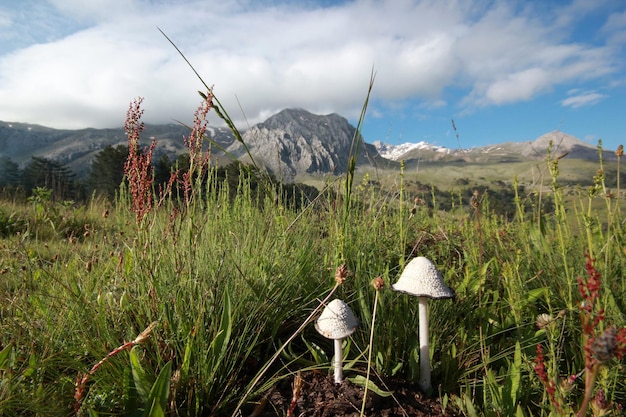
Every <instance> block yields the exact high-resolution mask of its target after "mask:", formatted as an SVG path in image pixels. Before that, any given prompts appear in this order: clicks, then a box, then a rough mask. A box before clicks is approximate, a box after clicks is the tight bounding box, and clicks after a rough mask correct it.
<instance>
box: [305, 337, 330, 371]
mask: <svg viewBox="0 0 626 417" xmlns="http://www.w3.org/2000/svg"><path fill="white" fill-rule="evenodd" d="M302 341H303V342H304V344H305V345H306V347H307V348H308V349H309V353H311V356H313V360H314V361H315V363H316V364H318V365H322V364H327V363H328V362H329V360H328V355H326V352H324V350H323V349H322V348H321V347H320V346H319V345H317V344H315V343H312V342H311V343H309V342H307V340H306V339H305V338H304V337H302Z"/></svg>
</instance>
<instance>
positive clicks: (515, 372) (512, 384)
mask: <svg viewBox="0 0 626 417" xmlns="http://www.w3.org/2000/svg"><path fill="white" fill-rule="evenodd" d="M521 367H522V348H521V346H520V343H519V342H516V343H515V354H514V355H513V364H512V366H511V367H510V368H509V378H508V380H507V388H508V391H509V393H510V397H509V398H510V403H509V404H510V408H509V410H513V408H514V407H515V404H516V403H517V393H518V392H519V386H520V380H521V378H522V370H521Z"/></svg>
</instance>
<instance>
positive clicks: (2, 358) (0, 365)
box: [0, 342, 13, 369]
mask: <svg viewBox="0 0 626 417" xmlns="http://www.w3.org/2000/svg"><path fill="white" fill-rule="evenodd" d="M12 348H13V342H11V343H9V344H8V345H6V346H5V347H4V349H2V352H0V369H7V368H8V367H9V354H10V353H11V349H12Z"/></svg>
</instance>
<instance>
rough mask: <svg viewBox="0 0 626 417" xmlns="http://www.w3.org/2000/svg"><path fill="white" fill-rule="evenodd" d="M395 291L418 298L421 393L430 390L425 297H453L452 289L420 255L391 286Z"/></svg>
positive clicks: (433, 265)
mask: <svg viewBox="0 0 626 417" xmlns="http://www.w3.org/2000/svg"><path fill="white" fill-rule="evenodd" d="M391 287H392V288H393V289H394V290H396V291H400V292H403V293H406V294H410V295H415V296H417V297H419V305H418V306H419V308H418V313H419V341H420V356H419V358H420V380H419V384H420V387H421V388H422V390H423V391H424V392H428V391H430V390H431V388H432V386H431V384H430V348H429V345H428V299H429V298H432V299H442V298H454V291H453V290H452V289H450V288H448V286H447V285H446V284H445V283H444V282H443V277H442V276H441V274H440V273H439V271H438V270H437V267H436V266H435V264H433V263H432V262H431V261H430V260H428V259H427V258H425V257H423V256H420V257H417V258H414V259H413V260H411V262H409V263H408V264H407V266H406V267H405V268H404V271H402V274H401V275H400V278H399V279H398V282H397V283H395V284H393V285H392V286H391Z"/></svg>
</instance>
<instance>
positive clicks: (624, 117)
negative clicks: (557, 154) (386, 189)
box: [0, 0, 626, 149]
mask: <svg viewBox="0 0 626 417" xmlns="http://www.w3.org/2000/svg"><path fill="white" fill-rule="evenodd" d="M157 28H161V29H162V30H163V31H164V32H165V33H167V35H168V36H169V37H170V38H172V40H173V41H174V42H175V43H176V44H177V45H178V47H179V48H180V49H181V50H182V51H183V52H184V53H185V55H186V56H187V58H188V59H189V60H190V61H191V62H192V64H193V65H194V66H195V67H196V69H197V70H198V71H199V72H200V74H201V75H202V77H203V78H204V79H205V81H206V82H207V83H208V84H209V85H213V86H214V92H215V94H216V95H217V97H218V98H219V99H220V101H221V102H222V103H223V104H224V105H225V107H226V108H227V110H228V111H229V113H230V114H231V116H233V118H234V119H235V120H236V121H237V123H238V125H239V126H240V127H241V128H242V129H245V128H246V126H247V125H252V124H254V123H257V122H260V121H263V120H265V119H266V118H267V117H269V116H271V115H272V114H274V113H276V112H278V111H280V110H282V109H284V108H287V107H299V108H304V109H307V110H309V111H312V112H314V113H318V114H327V113H332V112H335V113H339V114H341V115H343V116H345V117H347V118H348V119H349V120H350V121H351V122H352V123H353V124H355V125H356V121H357V118H358V115H359V113H360V110H361V107H362V105H363V101H364V99H365V95H366V91H367V86H368V83H369V78H370V75H371V72H372V69H373V70H374V71H375V74H376V78H375V82H374V89H373V92H372V96H371V101H370V105H369V107H368V113H367V117H366V120H365V123H364V126H363V134H364V136H365V139H366V141H367V142H373V141H375V140H382V141H385V142H388V143H392V144H398V143H403V142H419V141H426V142H429V143H433V144H437V145H441V146H447V147H451V148H458V147H461V148H469V147H475V146H481V145H488V144H494V143H500V142H506V141H530V140H534V139H535V138H537V137H538V136H540V135H542V134H544V133H547V132H549V131H553V130H561V131H563V132H565V133H568V134H572V135H574V136H576V137H578V138H580V139H582V140H584V141H587V142H589V143H592V144H594V145H595V144H597V141H598V139H602V141H603V145H604V147H605V148H606V149H615V148H616V147H617V145H619V144H620V143H624V142H626V138H625V135H624V131H625V127H626V126H625V125H626V123H625V121H626V2H624V1H615V0H573V1H557V0H544V1H523V0H520V1H513V0H510V1H506V0H505V1H489V0H429V1H418V0H388V1H382V0H356V1H331V0H305V1H295V0H292V1H288V0H284V1H269V0H267V1H254V0H222V1H207V0H202V1H200V0H93V1H88V2H86V1H83V0H47V1H46V0H20V1H14V0H0V120H3V121H10V122H27V123H37V124H42V125H45V126H50V127H56V128H82V127H115V126H121V125H122V124H123V121H124V115H125V113H126V110H127V108H128V105H129V103H130V102H131V101H132V100H133V99H134V98H136V97H138V96H142V97H144V109H145V113H144V121H146V122H148V123H169V122H171V121H173V120H181V121H184V122H191V120H192V117H193V113H194V110H195V108H196V107H197V105H198V104H199V100H200V99H199V96H198V95H197V90H199V89H201V88H202V86H201V84H200V82H199V81H198V80H197V78H195V76H194V74H193V73H192V72H191V70H190V69H189V67H187V66H186V64H185V63H184V61H183V60H182V59H181V58H180V56H179V55H178V54H177V52H176V51H175V50H174V48H173V47H172V46H171V45H170V44H169V43H168V41H167V40H166V39H165V38H164V37H163V36H162V35H161V33H160V32H159V31H158V29H157ZM452 119H454V121H455V124H456V126H457V129H458V133H459V138H458V140H457V138H456V136H455V134H454V132H453V130H452V124H451V120H452ZM211 122H212V123H213V124H214V125H216V126H217V125H219V121H218V120H217V119H212V121H211Z"/></svg>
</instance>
